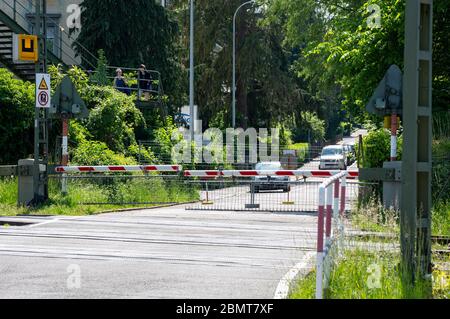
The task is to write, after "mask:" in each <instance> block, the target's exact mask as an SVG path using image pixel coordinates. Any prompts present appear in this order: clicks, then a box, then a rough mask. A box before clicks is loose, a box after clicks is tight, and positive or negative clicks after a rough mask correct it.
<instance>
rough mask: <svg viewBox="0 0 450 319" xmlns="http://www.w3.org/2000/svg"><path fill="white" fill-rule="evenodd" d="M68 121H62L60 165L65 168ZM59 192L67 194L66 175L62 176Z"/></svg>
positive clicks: (66, 161) (67, 150)
mask: <svg viewBox="0 0 450 319" xmlns="http://www.w3.org/2000/svg"><path fill="white" fill-rule="evenodd" d="M68 136H69V119H67V118H63V119H62V145H61V150H62V151H61V165H62V166H67V165H68V164H69V142H68ZM61 192H62V193H63V194H67V175H66V174H63V176H62V179H61Z"/></svg>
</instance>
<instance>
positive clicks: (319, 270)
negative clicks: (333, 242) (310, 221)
mask: <svg viewBox="0 0 450 319" xmlns="http://www.w3.org/2000/svg"><path fill="white" fill-rule="evenodd" d="M324 213H325V187H322V186H320V187H319V212H318V221H317V257H316V299H323V257H324V253H323V235H324V234H323V226H324Z"/></svg>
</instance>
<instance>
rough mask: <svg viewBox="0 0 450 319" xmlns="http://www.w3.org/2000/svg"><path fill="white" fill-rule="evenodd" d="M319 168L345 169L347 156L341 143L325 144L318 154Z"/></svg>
mask: <svg viewBox="0 0 450 319" xmlns="http://www.w3.org/2000/svg"><path fill="white" fill-rule="evenodd" d="M319 169H321V170H323V169H341V170H346V169H347V157H346V154H345V150H344V146H343V145H331V146H326V147H324V148H323V150H322V154H321V155H320V164H319Z"/></svg>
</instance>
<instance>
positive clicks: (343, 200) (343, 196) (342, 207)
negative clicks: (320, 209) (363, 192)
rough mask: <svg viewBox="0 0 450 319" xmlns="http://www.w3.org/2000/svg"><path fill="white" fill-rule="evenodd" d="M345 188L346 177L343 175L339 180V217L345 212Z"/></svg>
mask: <svg viewBox="0 0 450 319" xmlns="http://www.w3.org/2000/svg"><path fill="white" fill-rule="evenodd" d="M346 190H347V178H346V177H345V176H344V177H342V180H341V209H340V213H341V217H344V214H345V196H346Z"/></svg>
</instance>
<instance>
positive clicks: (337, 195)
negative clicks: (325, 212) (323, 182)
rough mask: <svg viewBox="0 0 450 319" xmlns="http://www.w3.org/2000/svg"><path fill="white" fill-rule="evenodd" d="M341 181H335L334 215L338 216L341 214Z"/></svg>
mask: <svg viewBox="0 0 450 319" xmlns="http://www.w3.org/2000/svg"><path fill="white" fill-rule="evenodd" d="M339 185H340V182H339V180H337V181H335V182H334V201H333V217H334V218H337V217H338V216H339V209H340V206H339V193H340V187H339Z"/></svg>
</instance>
